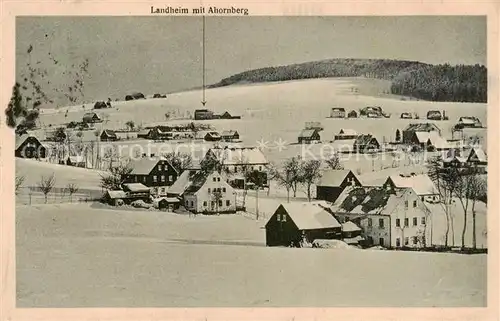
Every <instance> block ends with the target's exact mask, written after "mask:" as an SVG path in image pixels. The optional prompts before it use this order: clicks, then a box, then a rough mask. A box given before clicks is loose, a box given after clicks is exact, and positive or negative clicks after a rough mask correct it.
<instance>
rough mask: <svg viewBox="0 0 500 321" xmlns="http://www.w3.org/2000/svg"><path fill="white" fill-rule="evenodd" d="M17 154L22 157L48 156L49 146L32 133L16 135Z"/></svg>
mask: <svg viewBox="0 0 500 321" xmlns="http://www.w3.org/2000/svg"><path fill="white" fill-rule="evenodd" d="M15 144H16V145H15V153H14V154H15V156H16V157H20V158H36V159H42V158H46V157H47V154H48V148H47V146H46V145H44V144H42V143H41V142H40V140H39V139H38V138H37V137H36V136H34V135H30V134H23V135H16V142H15Z"/></svg>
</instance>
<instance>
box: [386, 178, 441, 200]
mask: <svg viewBox="0 0 500 321" xmlns="http://www.w3.org/2000/svg"><path fill="white" fill-rule="evenodd" d="M389 180H391V181H392V182H393V184H394V186H395V187H396V188H412V189H413V190H414V191H415V193H416V194H417V195H419V196H420V195H432V194H438V190H437V188H436V186H435V185H434V183H433V182H432V180H431V179H430V178H429V176H428V175H427V174H420V175H413V176H411V175H410V176H401V175H391V176H389V177H388V178H387V181H389Z"/></svg>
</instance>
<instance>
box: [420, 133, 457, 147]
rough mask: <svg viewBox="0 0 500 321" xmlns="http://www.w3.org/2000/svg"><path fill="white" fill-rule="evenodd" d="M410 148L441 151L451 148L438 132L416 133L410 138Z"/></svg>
mask: <svg viewBox="0 0 500 321" xmlns="http://www.w3.org/2000/svg"><path fill="white" fill-rule="evenodd" d="M411 145H412V146H414V147H418V148H420V149H421V150H429V151H442V150H447V149H450V148H452V147H453V146H452V145H451V144H450V143H449V142H448V141H447V140H446V139H444V138H443V137H441V135H440V134H439V133H438V132H435V131H431V132H416V133H415V134H414V136H413V138H412V143H411Z"/></svg>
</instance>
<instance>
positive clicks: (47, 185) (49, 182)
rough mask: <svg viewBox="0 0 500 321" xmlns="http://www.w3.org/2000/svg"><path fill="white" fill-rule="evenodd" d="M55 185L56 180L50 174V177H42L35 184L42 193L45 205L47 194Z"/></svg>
mask: <svg viewBox="0 0 500 321" xmlns="http://www.w3.org/2000/svg"><path fill="white" fill-rule="evenodd" d="M55 183H56V178H55V176H54V174H53V173H52V175H50V176H48V177H45V176H42V177H41V179H40V181H39V182H38V184H37V185H38V188H39V189H40V190H41V191H42V193H43V196H44V198H45V204H47V197H48V195H49V193H50V192H51V191H52V189H53V188H54V185H55Z"/></svg>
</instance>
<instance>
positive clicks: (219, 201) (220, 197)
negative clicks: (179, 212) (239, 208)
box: [182, 171, 236, 214]
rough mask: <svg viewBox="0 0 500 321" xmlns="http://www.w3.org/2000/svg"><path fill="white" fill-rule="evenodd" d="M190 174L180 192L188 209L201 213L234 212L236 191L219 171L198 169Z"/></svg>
mask: <svg viewBox="0 0 500 321" xmlns="http://www.w3.org/2000/svg"><path fill="white" fill-rule="evenodd" d="M190 176H191V177H189V184H188V186H187V187H186V188H185V189H184V191H183V192H182V193H183V201H184V207H185V208H186V209H187V210H188V211H190V212H193V213H202V214H217V213H235V212H236V192H235V191H234V189H233V188H232V187H231V186H230V185H229V184H228V183H227V182H226V180H225V178H224V177H223V175H222V174H221V173H219V172H217V171H213V172H211V173H206V172H204V171H198V172H196V173H195V174H193V175H190Z"/></svg>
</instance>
